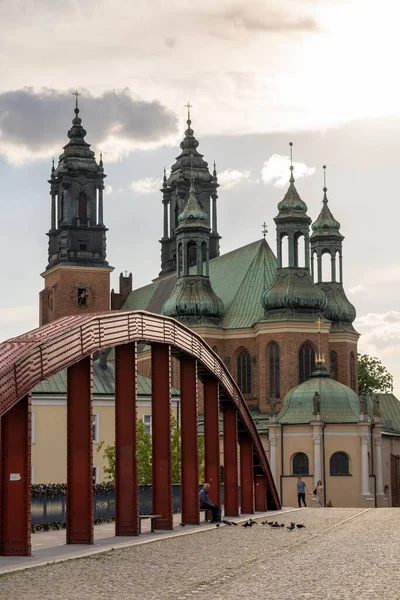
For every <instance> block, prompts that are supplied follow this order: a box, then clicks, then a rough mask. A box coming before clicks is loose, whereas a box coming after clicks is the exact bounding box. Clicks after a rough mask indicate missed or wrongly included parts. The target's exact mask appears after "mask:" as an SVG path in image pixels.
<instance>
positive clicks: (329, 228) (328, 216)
mask: <svg viewBox="0 0 400 600" xmlns="http://www.w3.org/2000/svg"><path fill="white" fill-rule="evenodd" d="M322 169H323V177H324V187H323V188H322V190H323V192H324V195H323V198H322V209H321V212H320V213H319V215H318V218H317V220H316V221H315V222H314V223H313V224H312V230H313V234H312V236H311V239H313V238H315V236H317V235H323V236H335V237H337V238H338V239H340V240H342V239H343V236H342V234H341V233H340V231H339V230H340V223H339V221H336V219H335V217H334V216H333V214H332V213H331V211H330V209H329V207H328V196H327V191H328V188H327V187H326V165H323V167H322Z"/></svg>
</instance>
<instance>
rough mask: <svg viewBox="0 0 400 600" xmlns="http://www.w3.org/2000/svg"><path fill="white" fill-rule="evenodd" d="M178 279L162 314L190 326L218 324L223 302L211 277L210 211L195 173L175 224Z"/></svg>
mask: <svg viewBox="0 0 400 600" xmlns="http://www.w3.org/2000/svg"><path fill="white" fill-rule="evenodd" d="M176 244H177V253H176V254H177V282H176V285H175V288H174V290H173V291H172V294H171V296H170V297H169V298H168V300H167V301H166V302H165V303H164V306H163V309H162V314H164V315H167V316H169V317H174V318H176V319H178V320H179V321H181V322H182V323H185V324H186V325H189V326H194V325H218V324H219V323H220V320H221V318H222V315H223V310H224V305H223V302H222V300H221V299H220V298H219V297H218V296H217V295H216V294H215V292H214V290H213V289H212V286H211V281H210V277H209V254H210V228H209V227H208V225H207V213H206V212H205V211H204V210H203V209H202V208H201V206H200V204H199V202H198V201H197V198H196V190H195V183H194V175H193V176H192V178H191V183H190V191H189V199H188V201H187V204H186V206H185V208H184V210H183V211H182V212H181V214H180V215H179V217H178V227H177V228H176Z"/></svg>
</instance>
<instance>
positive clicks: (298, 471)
mask: <svg viewBox="0 0 400 600" xmlns="http://www.w3.org/2000/svg"><path fill="white" fill-rule="evenodd" d="M293 475H308V456H307V454H304V452H298V453H297V454H295V455H294V456H293Z"/></svg>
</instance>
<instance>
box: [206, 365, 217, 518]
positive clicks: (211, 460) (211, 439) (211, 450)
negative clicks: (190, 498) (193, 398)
mask: <svg viewBox="0 0 400 600" xmlns="http://www.w3.org/2000/svg"><path fill="white" fill-rule="evenodd" d="M203 383H204V481H205V482H207V483H209V484H210V494H209V495H210V498H211V500H212V501H213V502H214V504H216V505H217V506H221V475H220V459H219V421H218V418H219V398H218V381H217V379H214V378H213V377H208V378H207V379H204V382H203Z"/></svg>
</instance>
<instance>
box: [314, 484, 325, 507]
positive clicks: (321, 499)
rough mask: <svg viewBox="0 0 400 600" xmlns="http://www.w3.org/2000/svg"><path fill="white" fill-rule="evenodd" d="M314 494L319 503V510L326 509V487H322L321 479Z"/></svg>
mask: <svg viewBox="0 0 400 600" xmlns="http://www.w3.org/2000/svg"><path fill="white" fill-rule="evenodd" d="M314 494H315V500H316V502H317V508H324V486H323V485H322V481H321V480H320V479H318V481H317V485H316V486H315V490H314Z"/></svg>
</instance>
